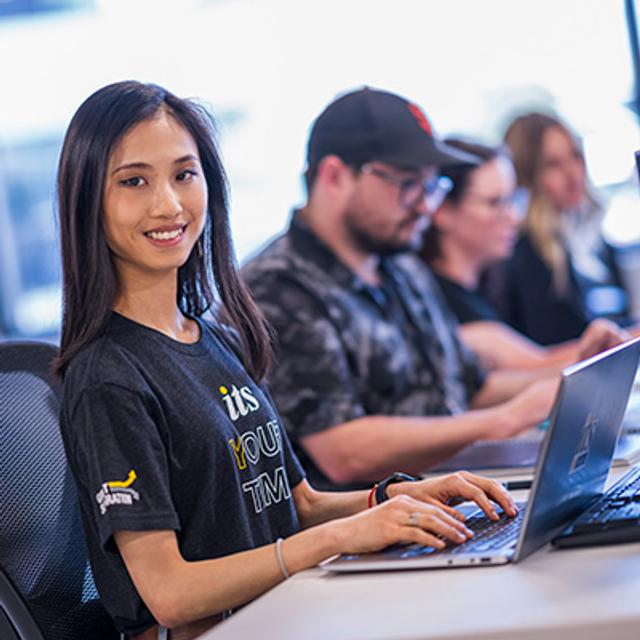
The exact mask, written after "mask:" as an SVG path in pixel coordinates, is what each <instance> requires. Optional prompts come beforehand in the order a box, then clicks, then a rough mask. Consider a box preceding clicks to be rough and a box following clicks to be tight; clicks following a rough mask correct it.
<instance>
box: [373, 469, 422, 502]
mask: <svg viewBox="0 0 640 640" xmlns="http://www.w3.org/2000/svg"><path fill="white" fill-rule="evenodd" d="M418 480H420V478H417V477H416V476H410V475H409V474H408V473H401V472H400V471H396V472H395V473H392V474H391V475H390V476H388V477H387V478H385V479H384V480H381V481H380V482H379V483H378V485H377V486H376V503H377V504H381V503H382V502H384V501H385V500H388V499H389V496H388V495H387V487H388V486H389V485H390V484H395V483H396V482H416V481H418Z"/></svg>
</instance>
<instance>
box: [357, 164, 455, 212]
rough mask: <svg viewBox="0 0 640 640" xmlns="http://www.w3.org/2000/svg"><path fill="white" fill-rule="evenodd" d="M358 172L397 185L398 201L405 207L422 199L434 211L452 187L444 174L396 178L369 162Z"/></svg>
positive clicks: (413, 204) (413, 205) (412, 205)
mask: <svg viewBox="0 0 640 640" xmlns="http://www.w3.org/2000/svg"><path fill="white" fill-rule="evenodd" d="M360 172H361V173H365V174H369V175H372V176H376V177H377V178H381V179H382V180H384V181H386V182H388V183H389V184H393V185H395V186H396V187H398V195H399V197H400V203H401V204H402V206H403V207H406V208H407V209H409V208H411V207H415V206H416V205H417V204H418V203H419V202H420V201H422V200H424V201H425V203H426V205H427V208H428V209H429V211H435V210H436V209H437V208H438V207H439V206H440V205H441V204H442V202H443V201H444V199H445V197H446V196H447V193H449V191H451V188H452V187H453V183H452V182H451V180H450V179H449V178H447V177H445V176H437V177H435V178H430V179H429V180H422V179H421V178H398V177H397V176H394V175H392V174H390V173H387V172H386V171H384V170H383V169H378V167H374V166H372V165H370V164H363V165H362V167H360Z"/></svg>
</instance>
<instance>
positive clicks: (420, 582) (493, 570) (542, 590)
mask: <svg viewBox="0 0 640 640" xmlns="http://www.w3.org/2000/svg"><path fill="white" fill-rule="evenodd" d="M624 471H626V469H622V470H615V472H614V473H615V475H616V476H617V475H619V474H620V473H622V472H624ZM516 497H518V496H516ZM225 638H227V639H229V640H239V639H242V640H245V639H248V638H259V639H260V640H286V639H288V638H292V639H300V640H306V639H309V640H311V639H318V640H347V639H348V640H363V639H365V638H366V639H371V640H394V639H397V640H400V639H402V640H418V639H427V638H428V639H431V640H434V639H444V638H447V639H449V640H451V639H452V638H456V639H459V640H464V639H470V638H474V639H476V640H479V639H482V640H506V639H509V640H510V639H514V640H522V639H525V638H526V639H527V640H533V639H537V638H544V640H555V639H560V638H562V639H563V640H578V639H580V640H590V639H595V638H606V639H607V640H627V639H629V640H631V639H633V640H638V638H640V543H638V544H627V545H619V546H611V547H599V548H591V549H575V550H565V551H554V550H551V548H550V547H549V546H547V547H544V548H543V549H541V550H540V551H538V552H537V553H535V554H533V555H532V556H530V557H529V558H527V559H526V560H524V561H523V562H522V563H519V564H511V565H506V566H498V567H486V568H472V569H443V570H430V571H397V572H385V573H382V572H381V573H370V574H360V575H331V574H326V573H324V572H322V571H321V570H319V569H313V570H310V571H305V572H303V573H300V574H298V575H296V576H294V577H293V578H291V579H289V580H287V581H286V582H284V583H283V584H281V585H279V586H278V587H276V588H275V589H273V590H272V591H271V592H269V593H267V594H266V595H264V596H263V597H261V598H259V599H258V600H257V601H255V602H253V603H252V604H250V605H249V606H247V607H246V608H245V609H243V610H242V611H239V612H238V613H237V614H235V615H234V616H233V617H232V618H231V619H229V620H228V621H226V622H224V623H223V624H221V625H220V626H218V627H217V628H215V629H213V630H212V631H210V632H208V633H206V634H204V635H203V636H201V640H224V639H225Z"/></svg>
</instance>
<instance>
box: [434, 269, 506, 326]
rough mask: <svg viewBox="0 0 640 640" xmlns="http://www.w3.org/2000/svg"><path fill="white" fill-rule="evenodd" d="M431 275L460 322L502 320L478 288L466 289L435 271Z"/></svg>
mask: <svg viewBox="0 0 640 640" xmlns="http://www.w3.org/2000/svg"><path fill="white" fill-rule="evenodd" d="M433 275H434V276H435V278H436V280H437V281H438V284H439V285H440V289H441V290H442V293H443V294H444V297H445V298H446V300H447V302H448V304H449V306H450V307H451V310H452V311H453V313H454V314H455V316H456V318H457V319H458V322H460V324H465V323H466V322H478V321H481V320H493V321H496V322H501V321H502V319H501V318H500V315H499V314H498V312H497V311H496V310H495V309H494V307H493V306H492V304H491V303H490V302H489V301H488V300H487V299H486V298H485V297H484V296H483V295H482V294H481V293H480V292H479V291H478V290H474V289H467V288H465V287H463V286H462V285H461V284H459V283H458V282H455V281H453V280H450V279H449V278H446V277H445V276H443V275H442V274H439V273H437V272H436V271H434V272H433Z"/></svg>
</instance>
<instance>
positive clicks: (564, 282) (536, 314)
mask: <svg viewBox="0 0 640 640" xmlns="http://www.w3.org/2000/svg"><path fill="white" fill-rule="evenodd" d="M504 140H505V143H506V144H507V146H508V147H509V148H510V150H511V153H512V156H513V162H514V166H515V171H516V178H517V183H518V185H519V186H520V187H523V188H525V189H526V190H527V191H528V193H529V196H530V197H529V203H528V208H527V212H526V217H525V220H524V224H523V233H522V237H521V238H520V240H519V242H518V244H517V246H516V248H515V253H514V255H513V258H512V259H511V261H510V262H509V264H508V265H507V278H506V281H505V285H506V286H505V289H504V293H503V296H502V302H503V303H504V306H503V308H502V311H503V313H504V315H505V317H506V318H507V319H508V321H509V322H510V324H512V325H513V326H514V327H516V328H517V329H518V330H519V331H522V332H523V333H525V334H526V335H528V336H529V337H530V338H532V339H533V340H536V341H537V342H540V343H541V344H554V343H557V342H561V341H563V340H571V339H573V338H576V337H577V336H578V335H579V334H580V333H581V332H582V331H583V330H584V328H585V327H586V325H587V323H588V322H589V321H590V320H592V319H593V318H596V317H608V318H610V319H613V320H615V321H617V322H621V323H623V324H628V322H629V318H628V315H627V312H628V303H627V298H626V294H625V292H624V289H623V285H622V280H621V277H620V274H619V271H618V268H617V265H616V262H615V256H614V252H613V250H612V248H611V247H610V246H609V245H608V244H607V243H606V242H605V241H604V239H603V237H602V233H601V223H602V218H603V216H604V210H603V208H602V206H601V204H600V202H599V200H598V198H597V196H596V194H595V192H594V190H593V188H592V187H591V186H590V184H589V180H588V177H587V172H586V167H585V162H584V157H583V154H582V150H581V148H580V145H579V144H578V141H577V140H576V137H575V136H574V135H573V134H572V132H571V131H570V130H569V129H568V128H567V127H566V125H564V124H563V123H562V122H560V121H559V120H557V119H556V118H553V117H551V116H548V115H545V114H542V113H530V114H527V115H523V116H520V117H518V118H516V119H515V120H514V121H513V122H512V123H511V124H510V125H509V128H508V129H507V132H506V134H505V138H504Z"/></svg>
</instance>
